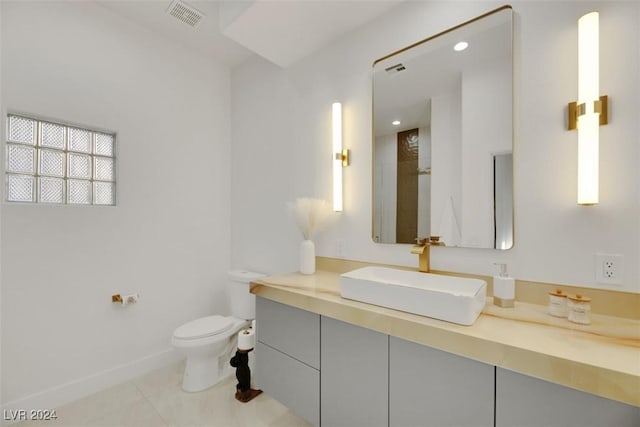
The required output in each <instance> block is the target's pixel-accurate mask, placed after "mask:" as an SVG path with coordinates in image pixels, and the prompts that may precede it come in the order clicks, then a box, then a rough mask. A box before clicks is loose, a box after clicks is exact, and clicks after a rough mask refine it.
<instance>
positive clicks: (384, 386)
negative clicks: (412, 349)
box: [320, 316, 389, 427]
mask: <svg viewBox="0 0 640 427" xmlns="http://www.w3.org/2000/svg"><path fill="white" fill-rule="evenodd" d="M320 331H321V332H320V337H321V343H322V347H321V350H320V361H321V369H320V383H321V385H322V387H321V398H320V401H321V402H322V404H321V420H322V426H323V427H337V426H349V427H358V426H363V427H376V426H387V425H388V422H389V416H388V366H389V357H388V355H389V352H388V346H389V336H388V335H385V334H381V333H379V332H375V331H372V330H370V329H365V328H361V327H359V326H354V325H351V324H349V323H345V322H341V321H339V320H335V319H331V318H329V317H324V316H322V318H321V326H320Z"/></svg>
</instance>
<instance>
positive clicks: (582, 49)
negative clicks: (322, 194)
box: [578, 12, 600, 205]
mask: <svg viewBox="0 0 640 427" xmlns="http://www.w3.org/2000/svg"><path fill="white" fill-rule="evenodd" d="M599 45H600V38H599V16H598V12H591V13H588V14H586V15H584V16H583V17H582V18H580V19H579V20H578V105H581V104H583V105H584V115H580V117H579V119H578V204H581V205H595V204H597V203H598V193H599V189H598V182H599V177H598V175H599V172H598V170H599V135H598V133H599V129H598V127H599V125H600V124H599V121H600V117H599V114H598V113H596V111H595V108H594V106H595V101H598V100H599V96H600V95H599V93H600V88H599V79H600V73H599V67H600V59H599Z"/></svg>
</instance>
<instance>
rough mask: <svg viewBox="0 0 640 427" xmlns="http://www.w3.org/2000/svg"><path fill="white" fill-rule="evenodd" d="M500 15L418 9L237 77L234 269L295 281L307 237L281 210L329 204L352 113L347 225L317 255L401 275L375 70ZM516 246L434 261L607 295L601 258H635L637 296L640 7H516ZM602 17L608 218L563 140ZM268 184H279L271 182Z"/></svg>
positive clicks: (437, 5)
mask: <svg viewBox="0 0 640 427" xmlns="http://www.w3.org/2000/svg"><path fill="white" fill-rule="evenodd" d="M500 5H502V3H498V2H481V1H478V2H408V3H406V4H402V5H400V6H399V7H398V8H396V9H393V10H392V11H390V12H389V13H387V14H385V15H384V16H383V17H381V18H380V19H378V20H376V21H374V22H372V23H370V24H369V25H367V26H364V27H362V28H361V29H359V30H357V31H354V32H352V33H350V34H349V35H347V36H345V37H343V38H342V39H341V40H340V41H339V42H337V43H335V44H333V45H331V46H328V47H327V48H325V49H323V50H322V51H320V52H317V53H315V54H313V55H312V56H310V57H308V58H306V59H305V60H303V61H301V62H299V63H298V64H295V65H294V66H292V67H290V68H288V69H286V70H281V69H277V68H276V67H274V66H271V65H269V64H267V63H266V62H265V61H262V60H259V59H254V60H253V61H251V62H248V63H246V64H244V66H242V67H241V68H240V69H238V70H237V72H236V71H235V70H234V73H233V75H232V94H233V100H232V104H233V123H232V135H233V153H232V156H233V160H232V161H233V169H232V188H233V197H232V218H233V221H232V236H233V239H232V245H231V248H232V259H233V263H234V264H235V265H236V266H243V265H249V266H251V265H253V266H256V267H261V268H262V269H264V270H265V271H269V272H282V271H290V270H291V271H292V270H295V269H296V268H297V244H298V242H299V241H300V239H301V238H300V237H299V236H298V235H297V232H296V230H295V226H294V225H293V221H292V220H291V219H290V218H288V217H287V215H286V213H285V211H284V204H285V202H286V201H288V200H293V198H294V197H296V196H299V195H313V196H321V197H324V198H326V199H329V198H330V197H331V189H330V187H331V173H330V170H331V163H330V162H331V160H330V148H329V147H330V141H331V126H330V123H331V122H330V117H331V103H332V102H333V101H334V100H339V101H342V102H343V110H344V121H343V123H344V141H345V145H346V146H347V147H348V148H350V149H351V150H352V153H353V161H352V164H351V166H349V167H348V168H347V169H346V170H345V173H344V175H345V176H344V178H345V203H344V207H345V211H344V212H343V213H342V214H341V215H340V220H339V221H338V222H337V223H336V224H334V226H333V227H332V228H331V229H330V230H328V231H326V232H325V233H323V234H321V235H320V236H319V238H318V241H317V252H318V254H320V255H325V256H337V254H338V247H339V245H338V242H339V240H342V239H344V240H345V242H346V246H345V247H344V257H345V258H351V259H360V260H369V261H380V262H387V263H397V264H403V265H413V266H415V265H416V264H417V260H416V259H415V256H414V255H411V254H409V247H408V246H403V245H381V244H375V243H373V242H372V240H371V192H372V190H371V176H372V174H371V64H372V62H373V61H374V60H375V59H377V58H380V57H382V56H383V55H385V54H387V53H389V52H392V51H395V50H397V49H399V48H401V47H404V46H406V45H408V44H410V43H413V42H415V41H417V40H420V39H422V38H424V37H427V36H430V35H432V34H435V33H437V32H439V31H441V30H444V29H446V28H449V27H451V26H453V25H455V24H458V23H459V22H462V21H465V20H468V19H470V18H472V17H474V16H477V15H479V14H481V13H484V12H486V11H488V10H490V9H493V8H495V7H498V6H500ZM513 6H514V11H515V36H514V54H515V56H514V68H515V75H514V92H515V93H514V98H515V100H514V126H515V130H514V133H515V150H514V163H515V165H514V168H515V183H514V185H515V193H516V196H515V246H514V248H513V249H511V250H509V251H507V252H497V251H494V250H490V249H486V250H485V249H459V248H434V250H433V251H432V265H433V267H434V268H435V269H442V270H453V271H460V272H473V273H493V268H492V267H493V266H492V263H493V262H495V261H506V262H508V263H509V270H510V272H511V273H512V274H513V275H514V276H515V277H518V278H522V279H529V280H537V281H543V282H554V283H566V284H577V285H583V286H596V283H595V265H594V264H595V261H594V258H595V257H594V255H595V253H596V252H598V251H602V252H606V253H621V254H624V257H625V258H624V260H625V270H624V285H623V288H622V289H627V290H632V291H635V292H640V262H639V261H640V239H639V236H640V233H639V230H638V229H639V228H640V224H639V222H638V218H640V205H639V203H640V198H639V197H638V195H639V194H640V192H639V188H640V175H639V174H640V172H639V171H640V169H639V168H638V167H637V164H638V161H639V159H640V155H639V154H640V144H639V141H638V138H639V135H640V132H639V129H638V123H639V122H640V121H639V120H638V109H639V106H638V103H637V101H636V100H637V98H638V94H639V86H640V84H639V82H638V78H639V77H638V76H639V75H640V72H639V69H640V66H639V65H640V64H639V63H638V61H639V56H638V55H631V54H629V52H638V45H639V44H640V37H639V31H640V30H639V28H640V14H639V13H638V8H640V5H639V4H638V3H637V2H619V3H614V2H601V3H586V2H572V1H568V2H555V1H554V2H517V1H516V2H513ZM593 9H597V10H599V11H600V36H601V42H600V52H601V73H600V88H601V92H602V93H603V94H608V95H609V96H610V99H611V102H612V107H611V121H610V124H609V125H608V126H605V127H602V128H601V129H600V135H601V144H602V149H601V152H600V153H601V159H600V172H601V177H600V189H601V191H600V204H599V205H598V206H595V207H581V206H578V205H577V204H576V191H577V190H576V175H577V173H576V167H577V166H576V158H577V154H576V153H577V135H576V133H575V132H568V131H566V130H565V117H564V115H565V111H566V104H567V103H568V102H569V101H571V100H574V99H575V98H576V97H577V82H576V81H575V76H576V64H577V20H578V18H579V17H580V16H582V15H583V14H584V13H586V12H589V11H591V10H593ZM267 177H268V178H267Z"/></svg>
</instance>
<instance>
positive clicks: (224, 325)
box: [173, 315, 234, 340]
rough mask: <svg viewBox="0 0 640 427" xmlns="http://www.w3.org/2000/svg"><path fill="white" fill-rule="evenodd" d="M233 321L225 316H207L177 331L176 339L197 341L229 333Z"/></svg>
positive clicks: (175, 333) (174, 334)
mask: <svg viewBox="0 0 640 427" xmlns="http://www.w3.org/2000/svg"><path fill="white" fill-rule="evenodd" d="M233 323H234V322H233V319H232V318H229V317H223V316H218V315H215V316H207V317H201V318H200V319H195V320H192V321H191V322H188V323H185V324H184V325H182V326H180V327H179V328H178V329H176V330H175V332H174V333H173V336H174V338H177V339H180V340H197V339H201V338H207V337H212V336H214V335H219V334H222V333H224V332H225V331H228V330H229V329H231V327H232V326H233Z"/></svg>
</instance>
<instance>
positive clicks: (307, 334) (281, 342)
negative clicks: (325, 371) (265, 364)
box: [256, 297, 320, 369]
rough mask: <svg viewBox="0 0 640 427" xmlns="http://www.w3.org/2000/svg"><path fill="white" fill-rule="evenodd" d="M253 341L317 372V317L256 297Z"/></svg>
mask: <svg viewBox="0 0 640 427" xmlns="http://www.w3.org/2000/svg"><path fill="white" fill-rule="evenodd" d="M256 335H257V336H256V338H257V339H258V341H260V342H262V343H264V344H267V345H268V346H270V347H273V348H275V349H277V350H280V351H281V352H283V353H285V354H288V355H289V356H291V357H293V358H294V359H297V360H299V361H301V362H302V363H306V364H307V365H309V366H313V367H314V368H316V369H320V315H318V314H315V313H311V312H309V311H305V310H300V309H299V308H295V307H291V306H289V305H286V304H280V303H279V302H275V301H271V300H268V299H265V298H261V297H258V298H256Z"/></svg>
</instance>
